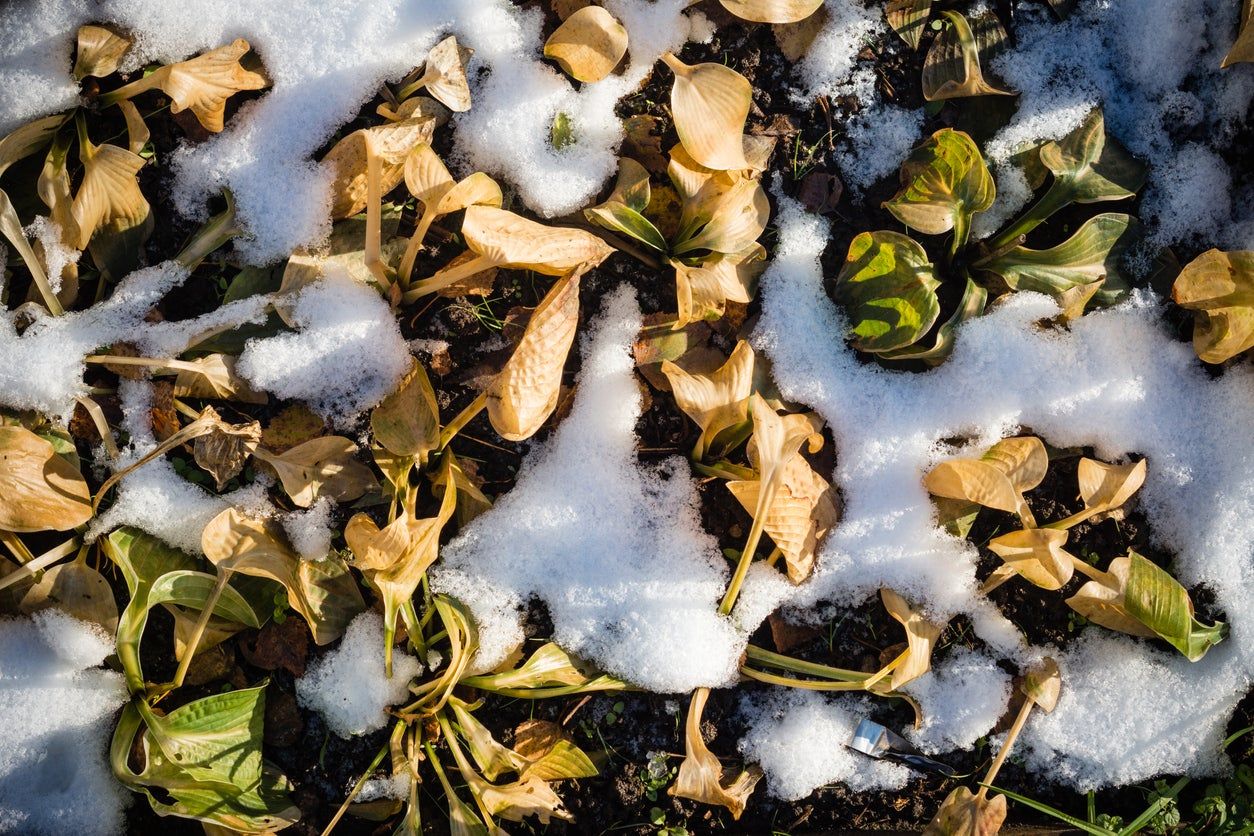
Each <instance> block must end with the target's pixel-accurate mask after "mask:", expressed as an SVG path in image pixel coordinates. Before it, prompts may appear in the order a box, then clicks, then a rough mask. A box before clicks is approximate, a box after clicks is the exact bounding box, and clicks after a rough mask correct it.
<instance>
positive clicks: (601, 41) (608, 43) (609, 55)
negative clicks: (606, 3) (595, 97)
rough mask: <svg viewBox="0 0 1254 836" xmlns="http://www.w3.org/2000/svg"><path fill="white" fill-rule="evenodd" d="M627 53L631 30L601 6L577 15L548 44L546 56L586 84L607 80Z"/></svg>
mask: <svg viewBox="0 0 1254 836" xmlns="http://www.w3.org/2000/svg"><path fill="white" fill-rule="evenodd" d="M626 54H627V29H626V28H624V26H623V24H621V23H619V22H618V21H617V20H615V19H614V16H613V15H612V14H610V13H609V12H607V11H606V10H605V9H603V8H601V7H600V6H584V7H583V8H582V9H579V10H578V11H576V12H574V13H573V14H571V15H570V16H569V17H567V18H566V20H565V22H563V23H562V25H561V26H559V27H557V29H556V30H555V31H554V32H553V34H552V35H550V36H549V39H548V40H547V41H545V42H544V57H545V58H552V59H553V60H554V61H556V62H557V63H558V64H559V65H561V68H562V69H563V70H565V71H566V74H567V75H569V76H570V77H571V78H573V79H575V80H577V81H582V82H585V83H588V82H594V81H600V80H601V79H603V78H605V77H606V76H607V75H609V74H610V73H611V72H613V71H614V68H615V67H617V66H618V62H619V61H621V60H623V56H624V55H626Z"/></svg>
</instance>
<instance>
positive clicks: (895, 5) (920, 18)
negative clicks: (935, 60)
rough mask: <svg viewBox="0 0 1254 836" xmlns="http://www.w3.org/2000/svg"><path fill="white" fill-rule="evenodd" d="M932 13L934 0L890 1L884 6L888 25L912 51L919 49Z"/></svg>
mask: <svg viewBox="0 0 1254 836" xmlns="http://www.w3.org/2000/svg"><path fill="white" fill-rule="evenodd" d="M931 13H932V0H888V3H887V4H886V5H885V6H884V17H885V18H887V19H888V25H889V26H891V27H892V28H893V31H894V32H896V33H897V35H898V37H900V38H901V39H902V40H903V41H905V42H906V43H907V44H909V45H910V48H911V49H918V48H919V41H920V40H921V39H922V38H923V28H924V24H925V23H927V19H928V17H929V16H930V15H931Z"/></svg>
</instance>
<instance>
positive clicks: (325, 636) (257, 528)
mask: <svg viewBox="0 0 1254 836" xmlns="http://www.w3.org/2000/svg"><path fill="white" fill-rule="evenodd" d="M200 546H201V550H202V551H203V552H204V553H205V557H207V558H208V559H209V562H210V563H212V564H213V565H214V566H215V567H217V569H218V571H219V573H221V572H239V573H240V574H242V575H251V576H253V577H257V578H268V579H270V580H272V581H277V582H278V583H279V584H281V585H282V586H283V587H284V589H286V590H287V600H288V603H289V604H291V606H292V609H294V610H296V611H297V612H298V613H300V615H301V617H302V618H304V619H305V621H306V622H307V623H308V624H309V629H310V631H311V632H312V633H313V638H314V641H315V642H316V643H317V644H319V645H324V644H328V643H330V642H332V641H335V640H336V639H337V638H339V637H340V636H341V635H343V634H344V630H345V629H347V628H348V624H349V622H350V621H352V620H353V618H354V617H355V616H356V615H357V614H358V613H360V612H361V611H362V610H363V609H364V608H365V604H364V602H363V601H362V598H361V592H360V591H359V590H358V589H357V582H356V581H355V580H354V579H353V576H352V574H351V573H349V571H348V569H347V567H346V566H345V565H344V563H343V562H342V561H341V560H339V558H336V557H328V558H327V559H326V560H320V561H319V560H302V559H301V558H300V557H298V556H297V555H296V554H295V552H293V551H292V549H291V548H290V547H289V546H288V545H287V542H286V539H285V538H284V536H283V534H282V529H281V528H280V527H279V524H278V523H277V522H275V521H274V520H260V519H255V518H253V517H250V516H248V515H247V514H245V513H243V512H242V511H240V510H239V509H237V508H227V509H226V510H225V511H223V512H222V513H220V514H218V516H216V517H214V518H213V519H212V520H210V521H209V524H208V525H207V526H205V530H204V533H203V534H202V535H201V538H200Z"/></svg>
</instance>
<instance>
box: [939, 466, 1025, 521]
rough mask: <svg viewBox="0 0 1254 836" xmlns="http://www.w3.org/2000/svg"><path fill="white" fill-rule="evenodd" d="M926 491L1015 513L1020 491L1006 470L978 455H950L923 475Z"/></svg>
mask: <svg viewBox="0 0 1254 836" xmlns="http://www.w3.org/2000/svg"><path fill="white" fill-rule="evenodd" d="M923 487H925V488H927V490H928V493H931V494H933V495H935V496H943V497H946V498H948V499H965V500H967V501H968V502H974V503H976V504H978V505H983V506H984V507H986V508H996V509H997V510H999V511H1009V512H1010V513H1014V512H1015V511H1017V510H1018V508H1019V495H1018V493H1016V492H1015V489H1014V485H1012V484H1011V483H1010V479H1009V478H1008V477H1007V476H1006V474H1005V473H1003V472H1002V471H1000V470H998V469H997V468H996V467H994V466H993V465H992V464H990V463H988V462H985V461H981V460H980V459H950V460H949V461H944V462H941V463H940V464H938V465H936V467H934V468H932V469H931V470H930V471H929V472H928V474H927V475H926V476H924V477H923Z"/></svg>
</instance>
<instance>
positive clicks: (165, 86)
mask: <svg viewBox="0 0 1254 836" xmlns="http://www.w3.org/2000/svg"><path fill="white" fill-rule="evenodd" d="M249 49H251V47H249V45H248V41H246V40H244V39H243V38H238V39H236V40H235V41H233V42H232V43H230V44H227V45H226V46H221V47H218V48H217V49H212V50H210V51H208V52H206V53H204V54H203V55H198V56H196V57H195V58H191V59H188V60H187V61H180V62H179V63H177V64H168V65H166V66H164V67H161V68H160V69H158V70H155V71H154V72H152V73H149V74H148V75H147V76H145V77H144V78H142V79H139V80H138V81H133V82H131V83H130V84H127V85H126V86H124V87H121V88H119V89H117V90H114V91H112V92H110V93H107V94H105V95H104V96H103V97H101V101H102V102H104V103H105V104H116V103H117V102H119V101H121V100H122V99H129V98H131V97H133V96H136V95H138V94H140V93H142V92H145V91H147V90H151V89H153V88H154V87H159V88H161V90H162V92H164V93H165V94H166V95H167V96H169V97H170V99H171V105H170V111H171V112H172V113H181V112H182V111H184V110H191V112H192V113H194V114H195V115H196V119H197V120H199V121H200V124H201V125H203V126H204V128H205V130H207V131H212V132H213V133H218V132H219V131H221V130H222V127H223V119H224V118H225V116H226V100H227V99H229V98H230V97H231V96H233V95H235V94H236V93H239V92H242V91H244V90H260V89H262V88H263V87H265V86H267V85H268V84H269V82H268V81H267V80H266V77H265V76H263V75H262V74H261V73H255V72H253V71H251V70H246V69H244V67H243V66H242V65H241V64H240V59H241V58H243V57H244V54H245V53H247V52H248V51H249Z"/></svg>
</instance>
